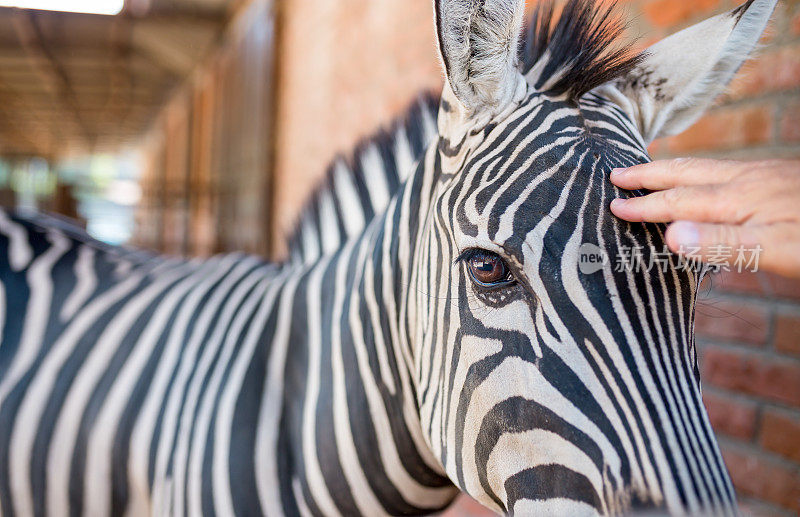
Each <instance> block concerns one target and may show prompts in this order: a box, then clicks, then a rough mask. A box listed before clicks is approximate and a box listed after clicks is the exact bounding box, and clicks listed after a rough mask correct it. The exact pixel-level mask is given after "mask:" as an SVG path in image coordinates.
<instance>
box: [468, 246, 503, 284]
mask: <svg viewBox="0 0 800 517" xmlns="http://www.w3.org/2000/svg"><path fill="white" fill-rule="evenodd" d="M464 261H465V262H466V263H467V269H469V274H470V276H471V277H472V280H473V281H474V282H475V283H476V284H478V285H479V286H481V287H499V286H504V285H508V284H511V283H512V282H513V281H514V277H513V276H512V275H511V271H510V270H509V269H508V266H507V265H506V263H505V262H504V261H503V259H502V258H500V256H499V255H498V254H497V253H492V252H491V251H485V250H471V251H470V252H468V255H467V256H466V257H464Z"/></svg>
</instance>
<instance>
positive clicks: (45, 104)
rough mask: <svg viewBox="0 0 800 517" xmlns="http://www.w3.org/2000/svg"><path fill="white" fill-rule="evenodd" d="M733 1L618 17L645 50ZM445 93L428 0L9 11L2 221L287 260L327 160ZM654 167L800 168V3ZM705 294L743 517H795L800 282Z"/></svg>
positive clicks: (799, 462) (0, 171) (1, 47)
mask: <svg viewBox="0 0 800 517" xmlns="http://www.w3.org/2000/svg"><path fill="white" fill-rule="evenodd" d="M535 3H536V2H535V0H530V1H529V4H530V6H533V5H534V4H535ZM737 3H739V2H734V1H732V0H620V2H619V4H620V5H621V7H622V9H623V12H624V13H626V16H627V17H628V19H629V20H630V27H629V31H628V37H629V40H630V42H631V43H630V44H631V45H636V46H639V47H643V46H646V45H648V44H650V43H652V42H654V41H657V40H658V39H660V38H661V37H663V36H665V35H667V34H669V33H671V32H674V31H675V30H678V29H681V28H683V27H685V26H687V25H689V24H692V23H694V22H697V21H699V20H701V19H703V18H706V17H708V16H710V15H712V14H715V13H717V12H720V11H722V10H723V9H729V8H732V7H734V5H736V4H737ZM14 5H16V6H24V5H27V6H30V5H35V6H36V7H39V8H52V9H56V10H54V11H45V10H31V9H20V8H16V7H2V6H14ZM58 9H61V10H62V11H59V10H58ZM63 10H85V11H94V12H104V13H106V14H87V13H73V12H63ZM441 82H442V76H441V72H440V69H439V64H438V62H437V60H436V45H435V39H434V31H433V21H432V7H431V0H405V1H403V2H398V1H396V0H394V1H392V0H124V2H123V0H17V1H11V0H0V205H2V206H5V207H14V206H15V207H20V208H28V209H39V210H45V211H50V212H56V213H60V214H63V215H65V216H67V217H70V218H72V219H75V220H77V221H78V222H79V223H80V224H82V225H84V226H85V227H86V229H87V230H88V231H89V233H91V234H92V235H93V236H95V237H96V238H98V239H101V240H104V241H107V242H110V243H114V244H122V243H126V244H131V245H135V246H139V247H143V248H147V249H151V250H155V251H159V252H163V253H168V254H173V255H183V256H208V255H211V254H214V253H219V252H225V251H233V250H244V251H247V252H251V253H257V254H260V255H263V256H267V257H271V258H276V259H278V258H280V257H282V256H283V254H284V253H285V242H284V239H285V237H286V234H287V233H288V231H289V230H290V229H291V227H292V224H293V222H294V219H295V217H296V216H297V213H298V211H299V209H300V208H301V206H302V203H303V200H304V199H305V197H306V196H307V195H308V193H309V191H310V190H311V189H313V187H314V186H315V185H316V183H317V182H318V181H319V178H320V177H321V176H322V174H323V173H324V171H325V166H326V164H327V163H328V162H329V161H330V160H331V159H332V158H333V157H334V155H335V154H336V153H339V152H346V151H347V150H348V149H350V148H351V147H352V146H353V144H354V143H355V142H356V141H357V140H358V139H359V138H361V137H364V136H366V135H369V134H370V133H371V132H372V131H373V130H374V129H375V128H376V127H378V126H379V125H380V124H383V123H386V122H388V121H390V120H391V119H392V118H393V117H394V116H396V115H398V114H399V113H401V112H402V110H403V109H404V108H405V107H406V106H408V105H409V104H410V103H411V102H412V101H413V100H414V99H415V97H416V96H417V95H418V94H419V92H421V91H423V90H429V91H437V90H439V89H440V87H441ZM651 151H652V153H653V155H654V157H656V158H664V157H671V156H679V155H696V156H709V157H728V158H740V159H757V158H774V157H783V158H800V0H784V1H783V2H782V3H781V4H780V5H779V7H778V12H777V14H776V16H775V23H774V25H773V28H772V30H771V31H770V33H769V34H768V35H767V36H766V37H765V38H764V40H763V45H762V48H761V49H760V51H759V55H758V57H757V58H756V59H755V60H753V61H752V62H751V63H750V64H748V65H746V67H745V68H744V69H743V72H742V73H741V74H740V75H739V76H738V78H737V79H736V82H735V84H734V85H733V88H732V90H731V92H730V93H729V94H728V95H726V96H724V97H723V98H722V99H720V101H719V102H718V103H717V105H716V106H715V107H714V108H713V109H712V110H711V111H710V112H709V114H708V115H707V116H706V117H705V118H703V119H702V120H701V121H700V122H699V123H698V124H697V125H695V126H694V127H693V128H692V129H690V130H689V131H687V132H685V133H684V134H682V135H680V136H678V137H675V138H672V139H667V140H664V141H660V142H657V143H656V144H655V145H654V146H653V148H652V149H651ZM712 284H713V285H708V286H706V288H705V289H704V291H703V297H702V300H701V303H700V306H699V308H698V320H697V334H698V341H699V346H700V350H701V371H702V375H703V380H704V393H705V401H706V405H707V407H708V409H709V412H710V415H711V419H712V423H713V425H714V428H715V430H716V431H717V433H718V436H719V437H720V441H721V445H722V448H723V453H724V455H725V459H726V462H727V464H728V467H729V468H730V470H731V474H732V476H733V480H734V483H735V485H736V486H737V489H738V493H739V495H740V497H741V499H742V502H743V504H744V507H745V511H746V512H748V513H752V514H755V515H778V516H780V515H797V514H798V513H800V282H798V281H793V280H788V279H785V278H780V277H777V276H773V275H768V274H764V273H758V274H722V275H721V276H719V277H716V278H715V279H714V281H713V283H712ZM448 514H450V515H483V514H484V513H483V512H482V510H481V509H480V507H479V506H477V505H476V504H475V503H472V502H470V501H469V500H466V499H463V500H462V501H461V502H460V503H459V505H458V506H457V507H455V508H453V509H451V510H450V511H449V512H448Z"/></svg>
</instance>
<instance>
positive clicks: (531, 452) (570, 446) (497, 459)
mask: <svg viewBox="0 0 800 517" xmlns="http://www.w3.org/2000/svg"><path fill="white" fill-rule="evenodd" d="M543 465H559V466H561V467H564V468H567V469H569V470H571V471H573V472H576V473H578V474H580V475H582V476H584V477H586V479H587V480H588V481H589V482H590V483H591V484H592V488H594V490H595V492H596V494H597V497H598V498H599V499H600V501H601V502H602V503H604V501H603V474H602V473H601V472H600V471H599V470H598V469H597V465H595V463H594V462H593V461H592V459H591V458H589V456H587V454H586V453H585V452H584V451H582V450H581V449H580V448H578V446H577V445H575V444H574V443H572V442H570V441H569V440H566V439H564V437H562V436H560V435H558V434H556V433H554V432H552V431H545V430H543V429H532V430H529V431H523V432H520V433H503V434H502V435H500V438H499V439H498V440H497V443H496V444H495V446H494V448H493V449H492V452H491V453H489V460H488V461H487V463H486V475H487V480H488V482H489V486H490V487H492V488H493V489H495V490H496V491H497V497H498V498H499V499H500V500H501V501H505V502H506V503H507V502H508V499H507V497H508V496H507V494H506V490H505V484H506V481H507V480H508V479H510V478H511V477H512V476H514V475H516V474H518V473H520V472H522V471H524V470H527V469H530V468H535V467H540V466H543ZM545 483H546V481H545ZM600 513H601V514H604V515H605V514H607V513H608V508H606V507H605V504H604V505H603V507H602V508H601V511H600Z"/></svg>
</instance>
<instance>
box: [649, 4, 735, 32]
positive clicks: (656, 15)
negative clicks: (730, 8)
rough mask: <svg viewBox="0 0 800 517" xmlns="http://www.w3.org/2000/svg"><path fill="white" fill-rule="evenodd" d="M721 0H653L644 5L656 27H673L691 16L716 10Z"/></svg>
mask: <svg viewBox="0 0 800 517" xmlns="http://www.w3.org/2000/svg"><path fill="white" fill-rule="evenodd" d="M719 5H720V1H719V0H693V1H691V2H686V1H678V2H676V1H675V0H651V1H650V2H648V3H647V4H645V6H644V13H645V15H646V16H647V19H648V20H650V22H651V23H652V24H653V25H655V26H656V27H672V26H674V25H677V24H679V23H683V22H685V21H687V20H689V19H691V18H695V17H697V16H699V15H702V14H707V13H710V12H712V11H714V10H715V9H716V8H717V7H718V6H719Z"/></svg>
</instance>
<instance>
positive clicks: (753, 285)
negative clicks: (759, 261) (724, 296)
mask: <svg viewBox="0 0 800 517" xmlns="http://www.w3.org/2000/svg"><path fill="white" fill-rule="evenodd" d="M710 278H711V287H712V288H713V289H714V290H715V291H722V292H726V293H747V294H758V295H763V294H765V293H766V291H767V289H768V287H769V283H768V282H767V281H766V279H765V278H764V275H763V274H762V273H753V272H750V271H743V272H741V273H739V272H736V271H723V272H721V273H720V274H718V275H714V276H713V277H710Z"/></svg>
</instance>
